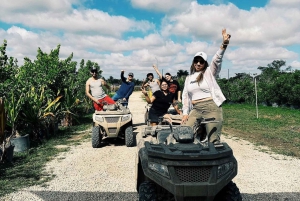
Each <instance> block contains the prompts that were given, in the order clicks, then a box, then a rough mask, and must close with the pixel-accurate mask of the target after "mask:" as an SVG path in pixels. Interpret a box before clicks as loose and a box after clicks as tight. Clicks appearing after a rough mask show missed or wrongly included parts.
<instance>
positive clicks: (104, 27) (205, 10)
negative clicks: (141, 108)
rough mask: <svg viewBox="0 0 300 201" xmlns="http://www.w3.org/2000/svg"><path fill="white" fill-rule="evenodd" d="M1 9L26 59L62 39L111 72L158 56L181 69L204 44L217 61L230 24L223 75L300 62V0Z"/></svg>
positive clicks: (125, 1)
mask: <svg viewBox="0 0 300 201" xmlns="http://www.w3.org/2000/svg"><path fill="white" fill-rule="evenodd" d="M0 13H1V15H0V39H1V40H2V41H3V40H4V39H6V40H7V42H8V52H7V53H8V56H13V57H15V58H17V59H18V61H19V65H22V64H23V62H24V57H29V58H30V59H32V60H33V59H35V57H36V52H37V49H38V47H40V48H41V49H42V50H43V51H45V52H50V50H51V49H54V48H56V46H57V45H58V44H61V51H60V57H61V58H62V59H64V58H66V57H68V56H69V55H70V54H71V53H72V52H73V54H74V57H73V60H74V61H78V62H79V61H80V60H81V59H85V61H87V60H91V61H94V62H98V63H99V65H100V66H101V69H102V70H103V76H104V77H105V78H108V77H109V76H113V77H115V78H118V77H119V74H120V71H121V70H125V71H126V73H128V72H133V73H134V74H135V78H137V79H143V78H145V76H146V74H147V73H148V72H153V73H154V70H153V68H152V64H153V63H157V64H158V68H159V69H160V70H161V71H163V72H164V73H165V72H169V73H171V74H173V75H176V73H177V71H178V70H187V71H189V67H190V65H191V62H192V59H193V55H194V54H195V53H196V52H198V51H204V52H206V53H207V54H208V60H209V62H210V59H211V58H212V56H213V55H214V53H215V52H216V51H217V50H218V48H219V46H220V44H221V43H222V35H221V30H222V28H226V29H227V32H228V33H230V34H231V35H232V38H231V42H230V45H229V46H228V48H227V50H226V52H225V55H224V59H223V65H222V70H221V73H220V76H221V78H225V77H226V78H227V77H228V73H229V76H230V77H231V76H234V75H235V73H250V74H253V73H260V71H259V70H257V67H259V66H266V65H267V64H269V63H271V62H272V61H274V60H278V59H282V60H284V61H286V64H287V65H286V67H288V66H291V67H292V70H296V69H298V70H300V58H299V56H300V40H299V39H300V26H299V21H300V0H251V1H250V0H232V1H227V0H198V1H192V0H101V1H96V0H64V1H62V0H51V1H46V0H39V1H36V0H19V1H17V0H15V1H11V0H2V1H1V7H0ZM284 69H285V67H283V68H282V70H284Z"/></svg>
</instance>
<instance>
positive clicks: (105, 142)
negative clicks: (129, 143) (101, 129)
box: [98, 132, 138, 148]
mask: <svg viewBox="0 0 300 201" xmlns="http://www.w3.org/2000/svg"><path fill="white" fill-rule="evenodd" d="M133 134H134V136H135V138H136V135H137V134H138V132H133ZM107 146H115V147H118V146H126V145H125V139H121V138H103V139H102V142H101V143H100V146H99V147H98V148H102V147H107ZM134 146H136V142H134Z"/></svg>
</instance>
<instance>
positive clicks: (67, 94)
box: [62, 88, 80, 126]
mask: <svg viewBox="0 0 300 201" xmlns="http://www.w3.org/2000/svg"><path fill="white" fill-rule="evenodd" d="M79 104H80V100H79V99H78V98H76V97H75V96H74V94H73V92H72V91H71V90H68V89H67V88H65V89H64V100H63V102H62V108H63V109H62V114H63V122H64V126H72V121H73V119H74V120H76V121H77V119H76V116H77V114H76V113H77V108H78V105H79Z"/></svg>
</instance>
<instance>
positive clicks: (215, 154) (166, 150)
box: [145, 141, 233, 160]
mask: <svg viewBox="0 0 300 201" xmlns="http://www.w3.org/2000/svg"><path fill="white" fill-rule="evenodd" d="M222 144H223V146H221V147H215V146H214V144H213V143H211V142H208V143H207V145H208V146H203V145H202V144H194V143H188V144H169V145H165V144H163V143H160V144H151V143H150V142H147V141H146V142H145V148H146V150H147V153H148V155H149V157H155V158H163V159H169V160H200V159H204V160H213V159H220V158H223V157H224V158H225V157H228V156H230V155H232V154H233V152H232V149H231V148H230V147H229V146H228V145H227V143H222ZM176 145H177V146H176ZM178 145H179V146H178Z"/></svg>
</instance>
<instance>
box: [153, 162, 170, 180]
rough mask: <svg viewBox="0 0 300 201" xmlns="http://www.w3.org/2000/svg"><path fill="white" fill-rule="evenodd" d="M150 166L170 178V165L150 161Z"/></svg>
mask: <svg viewBox="0 0 300 201" xmlns="http://www.w3.org/2000/svg"><path fill="white" fill-rule="evenodd" d="M148 168H149V169H150V170H152V171H154V172H157V173H158V174H160V175H162V176H164V177H167V178H170V175H169V171H168V167H167V166H165V165H162V164H158V163H153V162H149V163H148Z"/></svg>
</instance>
